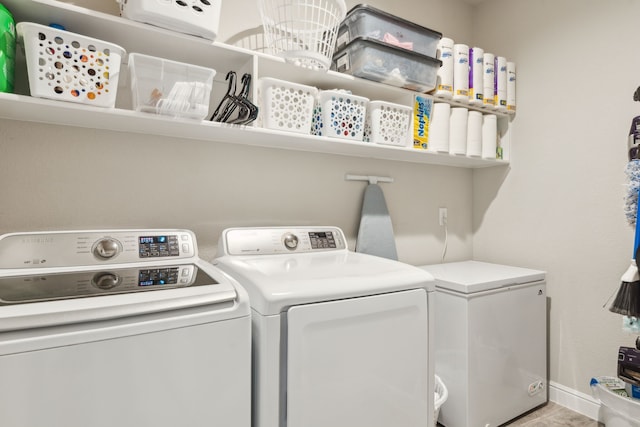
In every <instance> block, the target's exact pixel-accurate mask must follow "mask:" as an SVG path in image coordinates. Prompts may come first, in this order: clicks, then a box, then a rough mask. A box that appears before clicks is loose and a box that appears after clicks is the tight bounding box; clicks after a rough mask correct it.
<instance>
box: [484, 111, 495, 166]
mask: <svg viewBox="0 0 640 427" xmlns="http://www.w3.org/2000/svg"><path fill="white" fill-rule="evenodd" d="M497 145H498V117H496V116H495V115H493V114H485V115H484V116H483V117H482V158H483V159H495V158H496V148H497Z"/></svg>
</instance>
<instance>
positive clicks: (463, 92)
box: [453, 44, 506, 102]
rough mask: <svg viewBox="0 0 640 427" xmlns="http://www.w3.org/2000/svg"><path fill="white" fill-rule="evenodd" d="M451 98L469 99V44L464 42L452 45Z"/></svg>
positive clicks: (458, 99) (457, 99)
mask: <svg viewBox="0 0 640 427" xmlns="http://www.w3.org/2000/svg"><path fill="white" fill-rule="evenodd" d="M505 65H506V64H505ZM453 99H455V100H456V101H465V102H467V101H469V46H467V45H466V44H454V45H453Z"/></svg>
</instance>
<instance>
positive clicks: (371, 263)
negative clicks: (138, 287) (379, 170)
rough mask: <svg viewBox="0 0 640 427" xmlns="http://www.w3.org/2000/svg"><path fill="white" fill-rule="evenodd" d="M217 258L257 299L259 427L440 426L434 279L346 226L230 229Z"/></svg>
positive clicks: (255, 340)
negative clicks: (363, 244) (365, 246)
mask: <svg viewBox="0 0 640 427" xmlns="http://www.w3.org/2000/svg"><path fill="white" fill-rule="evenodd" d="M218 253H219V255H221V257H219V258H217V259H216V260H214V264H215V265H217V266H219V267H220V268H221V269H222V270H224V271H226V272H228V273H229V274H230V275H232V276H234V277H235V278H236V279H237V280H238V281H239V282H240V283H241V284H242V286H243V287H245V289H246V290H247V292H248V293H249V297H250V301H251V307H252V324H253V351H254V359H253V363H254V365H253V366H254V372H253V375H254V383H253V387H254V395H253V399H254V400H253V404H254V407H253V417H254V422H253V426H254V427H327V426H332V427H383V426H384V427H388V426H394V427H427V426H429V427H432V425H433V407H434V371H433V366H434V365H433V358H432V357H431V349H432V345H431V340H432V334H431V330H432V327H433V315H434V314H433V309H432V308H433V297H432V295H433V291H434V289H435V288H434V285H433V278H432V276H431V275H430V274H428V273H426V272H425V271H423V270H421V269H419V268H417V267H412V266H409V265H406V264H403V263H400V262H397V261H391V260H388V259H385V258H380V257H375V256H372V255H365V254H360V253H354V252H351V251H348V250H347V245H346V240H345V237H344V234H343V233H342V231H341V230H340V229H339V228H336V227H276V228H239V229H238V228H236V229H228V230H225V231H224V232H223V233H222V236H221V238H220V241H219V252H218Z"/></svg>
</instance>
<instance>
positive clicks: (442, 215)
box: [438, 208, 447, 225]
mask: <svg viewBox="0 0 640 427" xmlns="http://www.w3.org/2000/svg"><path fill="white" fill-rule="evenodd" d="M438 222H439V223H440V225H446V224H447V208H440V209H438Z"/></svg>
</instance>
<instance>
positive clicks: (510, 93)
mask: <svg viewBox="0 0 640 427" xmlns="http://www.w3.org/2000/svg"><path fill="white" fill-rule="evenodd" d="M507 110H508V111H516V64H515V63H513V62H507Z"/></svg>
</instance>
